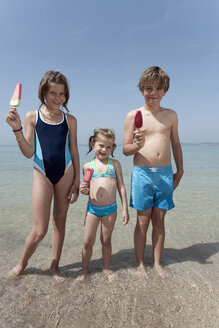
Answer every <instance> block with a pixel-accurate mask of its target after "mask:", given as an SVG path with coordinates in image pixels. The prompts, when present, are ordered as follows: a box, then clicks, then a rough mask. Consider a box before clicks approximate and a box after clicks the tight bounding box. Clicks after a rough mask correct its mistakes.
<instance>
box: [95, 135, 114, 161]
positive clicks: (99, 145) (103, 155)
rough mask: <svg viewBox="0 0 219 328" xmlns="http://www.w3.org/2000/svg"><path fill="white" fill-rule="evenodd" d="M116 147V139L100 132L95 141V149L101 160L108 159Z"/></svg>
mask: <svg viewBox="0 0 219 328" xmlns="http://www.w3.org/2000/svg"><path fill="white" fill-rule="evenodd" d="M114 148H115V144H114V140H113V139H110V138H106V137H104V136H103V135H102V134H100V133H99V134H98V135H97V138H96V140H95V141H94V142H93V150H94V152H95V155H96V157H97V158H98V159H99V160H101V161H103V160H105V159H108V157H109V156H110V154H111V153H112V151H113V150H114Z"/></svg>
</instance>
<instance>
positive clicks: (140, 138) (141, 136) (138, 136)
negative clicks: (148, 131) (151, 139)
mask: <svg viewBox="0 0 219 328" xmlns="http://www.w3.org/2000/svg"><path fill="white" fill-rule="evenodd" d="M133 138H134V142H135V143H136V145H137V146H138V148H139V149H140V148H142V147H143V146H144V143H145V133H144V130H141V131H139V130H135V131H134V135H133Z"/></svg>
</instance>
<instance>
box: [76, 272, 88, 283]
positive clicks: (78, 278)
mask: <svg viewBox="0 0 219 328" xmlns="http://www.w3.org/2000/svg"><path fill="white" fill-rule="evenodd" d="M86 277H87V275H86V274H82V273H80V275H79V276H78V277H77V278H76V282H79V283H83V282H85V280H86Z"/></svg>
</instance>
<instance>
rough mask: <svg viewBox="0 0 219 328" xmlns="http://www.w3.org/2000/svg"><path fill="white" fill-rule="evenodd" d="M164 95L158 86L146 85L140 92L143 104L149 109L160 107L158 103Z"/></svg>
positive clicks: (162, 89)
mask: <svg viewBox="0 0 219 328" xmlns="http://www.w3.org/2000/svg"><path fill="white" fill-rule="evenodd" d="M165 94H166V91H164V88H161V87H160V85H158V84H151V83H147V84H146V85H145V88H144V90H143V91H142V95H143V97H144V99H145V102H146V104H147V105H148V106H150V107H151V106H158V105H160V102H161V100H162V98H163V96H164V95H165Z"/></svg>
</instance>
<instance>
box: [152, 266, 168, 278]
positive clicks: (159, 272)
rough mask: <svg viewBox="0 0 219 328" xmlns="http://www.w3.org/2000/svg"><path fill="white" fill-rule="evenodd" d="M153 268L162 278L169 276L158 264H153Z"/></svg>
mask: <svg viewBox="0 0 219 328" xmlns="http://www.w3.org/2000/svg"><path fill="white" fill-rule="evenodd" d="M153 269H154V270H155V271H156V272H157V274H158V276H159V277H161V278H162V279H166V278H169V277H171V274H170V273H169V272H168V271H166V270H165V269H164V268H163V267H162V266H161V265H160V264H156V265H154V266H153Z"/></svg>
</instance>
